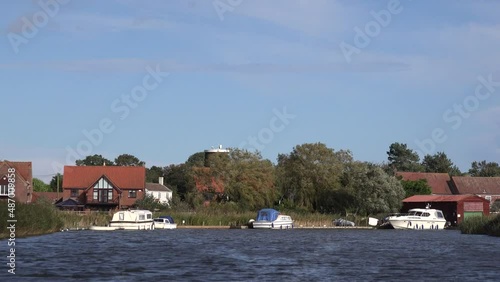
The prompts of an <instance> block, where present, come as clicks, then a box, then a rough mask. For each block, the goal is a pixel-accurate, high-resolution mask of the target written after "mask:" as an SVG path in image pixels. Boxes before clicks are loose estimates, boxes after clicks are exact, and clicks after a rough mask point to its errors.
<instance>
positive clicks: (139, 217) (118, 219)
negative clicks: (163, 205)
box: [109, 210, 154, 230]
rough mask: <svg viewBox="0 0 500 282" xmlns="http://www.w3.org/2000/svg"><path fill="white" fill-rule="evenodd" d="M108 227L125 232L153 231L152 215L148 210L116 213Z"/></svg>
mask: <svg viewBox="0 0 500 282" xmlns="http://www.w3.org/2000/svg"><path fill="white" fill-rule="evenodd" d="M109 227H112V228H113V227H114V228H117V229H125V230H152V229H154V222H153V213H151V212H150V211H148V210H127V211H118V212H116V213H115V214H114V215H113V218H112V219H111V221H110V222H109Z"/></svg>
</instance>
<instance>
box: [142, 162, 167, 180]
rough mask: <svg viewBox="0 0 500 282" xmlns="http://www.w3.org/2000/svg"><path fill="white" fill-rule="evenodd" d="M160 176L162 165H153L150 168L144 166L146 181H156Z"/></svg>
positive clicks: (161, 174)
mask: <svg viewBox="0 0 500 282" xmlns="http://www.w3.org/2000/svg"><path fill="white" fill-rule="evenodd" d="M161 176H163V168H162V167H159V166H155V165H154V166H152V167H150V168H146V182H152V183H158V180H159V179H160V177H161Z"/></svg>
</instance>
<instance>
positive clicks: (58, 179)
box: [49, 173, 63, 192]
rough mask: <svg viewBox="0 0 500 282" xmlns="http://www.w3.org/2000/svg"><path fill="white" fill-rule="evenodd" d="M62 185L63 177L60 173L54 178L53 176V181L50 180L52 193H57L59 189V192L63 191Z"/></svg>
mask: <svg viewBox="0 0 500 282" xmlns="http://www.w3.org/2000/svg"><path fill="white" fill-rule="evenodd" d="M62 183H63V175H62V174H60V173H58V174H56V175H54V176H52V179H51V180H50V184H49V185H50V190H52V192H57V188H58V187H59V191H62Z"/></svg>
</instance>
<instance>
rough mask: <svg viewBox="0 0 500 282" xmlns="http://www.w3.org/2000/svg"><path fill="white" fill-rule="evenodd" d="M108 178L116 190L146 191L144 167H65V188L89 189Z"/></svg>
mask: <svg viewBox="0 0 500 282" xmlns="http://www.w3.org/2000/svg"><path fill="white" fill-rule="evenodd" d="M103 176H106V178H108V179H109V180H110V181H111V182H112V183H113V184H114V185H116V186H117V187H116V188H119V189H127V188H139V189H141V188H142V189H144V187H145V184H146V168H145V167H142V166H65V167H64V176H63V185H62V186H63V188H89V187H90V186H91V185H93V184H94V183H95V182H96V181H97V180H99V179H100V178H101V177H103Z"/></svg>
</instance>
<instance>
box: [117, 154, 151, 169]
mask: <svg viewBox="0 0 500 282" xmlns="http://www.w3.org/2000/svg"><path fill="white" fill-rule="evenodd" d="M144 164H145V163H144V162H143V161H141V160H139V159H138V158H137V157H136V156H133V155H130V154H121V155H119V156H118V157H116V158H115V165H118V166H144Z"/></svg>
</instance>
